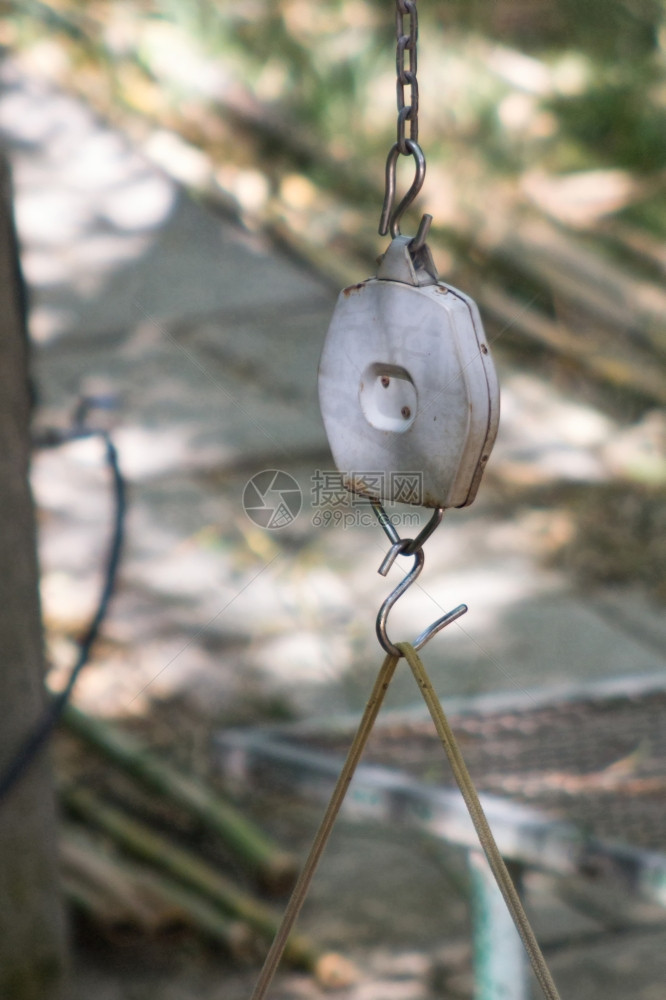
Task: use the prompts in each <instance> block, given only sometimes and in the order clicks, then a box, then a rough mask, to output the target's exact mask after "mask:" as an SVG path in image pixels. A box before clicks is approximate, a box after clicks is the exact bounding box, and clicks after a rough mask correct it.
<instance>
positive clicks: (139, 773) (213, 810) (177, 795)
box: [63, 705, 297, 891]
mask: <svg viewBox="0 0 666 1000" xmlns="http://www.w3.org/2000/svg"><path fill="white" fill-rule="evenodd" d="M63 720H64V723H65V725H66V726H67V728H68V729H69V730H70V732H72V733H74V734H75V735H76V736H78V737H79V738H80V739H82V740H84V741H85V742H86V743H88V744H90V745H91V746H93V747H94V748H95V749H96V750H97V751H98V752H99V753H100V754H101V755H102V756H103V757H105V758H106V759H107V760H110V761H111V762H112V763H113V764H115V765H116V766H117V767H120V768H121V769H122V770H124V771H125V772H127V773H128V774H129V775H131V777H133V778H135V779H136V780H137V781H140V782H141V783H142V784H143V785H145V786H146V787H147V788H150V789H151V790H152V791H154V792H157V793H158V794H159V795H162V796H164V797H165V798H166V799H167V800H169V801H170V802H173V803H175V804H176V805H178V806H180V807H181V808H183V809H185V810H186V811H187V812H188V813H189V814H190V815H191V816H194V817H195V818H196V819H197V820H199V822H200V823H201V824H202V825H203V826H204V827H205V828H206V829H208V830H210V831H211V832H212V833H214V834H215V835H216V836H219V837H220V839H221V840H222V841H223V842H224V843H225V844H226V846H227V847H228V848H229V850H231V851H232V852H233V853H234V854H235V855H236V856H237V857H238V858H239V859H240V860H241V861H242V862H243V864H244V866H245V867H246V869H248V870H249V871H250V872H251V873H252V874H253V875H254V876H256V877H257V878H258V879H259V881H260V882H261V883H262V885H264V886H265V887H267V888H269V889H271V890H274V891H281V890H283V889H284V888H285V887H287V886H288V885H289V884H291V883H292V882H293V880H294V878H295V876H296V871H297V863H296V860H295V859H294V857H293V855H291V854H289V853H288V852H287V851H285V850H283V849H282V848H281V847H279V846H278V845H276V844H275V843H274V842H273V841H272V840H271V839H270V838H269V837H268V836H266V834H264V833H263V831H262V830H260V829H259V828H258V827H257V826H256V825H255V824H254V823H251V822H250V820H248V819H247V818H246V817H245V816H243V815H242V813H240V812H239V811H238V810H237V809H236V808H235V807H234V806H232V805H230V804H229V803H228V802H226V801H225V800H224V799H222V798H221V796H219V795H216V794H215V793H214V792H212V791H211V790H210V789H208V788H206V787H205V786H204V785H202V784H201V783H200V782H199V781H197V780H196V779H195V778H192V777H190V776H189V775H185V774H183V773H181V772H180V771H178V770H176V768H174V767H173V766H172V765H171V764H168V763H167V762H166V761H163V760H160V759H159V758H158V757H156V756H155V755H154V754H152V753H150V751H148V750H147V749H146V748H145V747H144V746H143V745H142V744H141V743H140V742H139V741H138V740H137V739H135V738H134V737H132V736H129V735H128V734H127V733H123V732H121V731H120V730H119V729H118V728H116V727H115V726H112V725H111V724H109V723H108V722H103V721H102V720H100V719H94V718H92V716H90V715H86V714H85V713H84V712H82V711H81V710H80V709H77V708H75V707H74V706H73V705H68V706H67V708H66V710H65V713H64V716H63Z"/></svg>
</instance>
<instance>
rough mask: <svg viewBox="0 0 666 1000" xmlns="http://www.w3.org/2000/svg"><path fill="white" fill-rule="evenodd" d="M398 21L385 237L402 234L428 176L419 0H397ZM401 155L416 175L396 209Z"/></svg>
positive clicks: (421, 239) (423, 231) (421, 236)
mask: <svg viewBox="0 0 666 1000" xmlns="http://www.w3.org/2000/svg"><path fill="white" fill-rule="evenodd" d="M395 24H396V39H397V47H396V58H395V64H396V75H397V79H396V91H397V97H398V135H397V139H396V142H394V144H393V146H392V147H391V149H390V151H389V154H388V158H387V160H386V184H385V187H384V204H383V207H382V214H381V217H380V220H379V233H380V235H381V236H386V234H387V232H388V231H389V229H390V231H391V237H392V238H393V239H395V237H396V236H399V235H400V218H401V216H402V215H403V213H404V212H405V211H406V209H407V208H409V206H410V205H411V203H412V202H413V201H414V199H415V198H416V196H417V195H418V193H419V191H420V190H421V188H422V186H423V180H424V177H425V156H424V155H423V151H422V149H421V147H420V146H419V84H418V80H417V78H416V61H417V55H416V43H417V42H418V37H419V18H418V14H417V12H416V0H395ZM407 88H409V94H408V97H409V103H407V101H406V99H405V96H406V91H407ZM407 122H409V136H408V135H407ZM401 155H402V156H412V157H413V158H414V165H415V174H414V180H413V182H412V186H411V187H410V189H409V191H408V192H407V194H406V195H405V196H404V198H403V199H402V201H401V202H400V204H399V205H398V207H397V208H395V207H394V202H395V188H396V184H395V181H396V176H395V175H396V165H397V161H398V159H399V158H400V156H401ZM431 221H432V220H431V219H430V217H429V216H428V219H427V220H426V219H425V218H424V220H422V226H421V228H420V229H419V233H418V234H417V237H416V240H417V242H416V245H415V246H414V248H413V252H415V251H416V250H419V249H421V248H422V247H423V244H424V243H425V238H426V236H427V232H428V227H429V225H430V222H431Z"/></svg>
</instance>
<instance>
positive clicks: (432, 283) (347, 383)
mask: <svg viewBox="0 0 666 1000" xmlns="http://www.w3.org/2000/svg"><path fill="white" fill-rule="evenodd" d="M399 241H400V243H402V244H403V245H402V246H394V245H393V244H392V254H389V253H387V255H386V257H385V261H387V263H386V264H383V265H382V267H380V269H379V272H378V275H377V277H374V278H369V279H368V280H367V281H364V282H362V283H361V284H358V285H352V286H350V287H349V288H345V289H343V291H342V292H341V293H340V296H339V298H338V302H337V305H336V308H335V311H334V314H333V317H332V320H331V324H330V326H329V330H328V333H327V336H326V340H325V343H324V348H323V352H322V357H321V362H320V368H319V400H320V406H321V412H322V417H323V420H324V425H325V428H326V433H327V436H328V440H329V444H330V447H331V452H332V454H333V459H334V461H335V463H336V466H337V468H338V470H339V471H340V472H341V473H342V475H343V482H344V484H345V486H346V487H347V489H349V490H351V491H352V492H354V493H359V494H362V495H364V496H367V497H368V498H369V499H374V500H380V501H402V502H406V503H413V504H417V505H419V506H424V507H464V506H466V505H467V504H470V503H471V502H472V501H473V499H474V497H475V496H476V491H477V489H478V485H479V482H480V479H481V476H482V473H483V470H484V468H485V465H486V462H487V460H488V457H489V455H490V451H491V449H492V446H493V443H494V440H495V436H496V434H497V425H498V419H499V388H498V384H497V377H496V375H495V369H494V365H493V363H492V360H491V357H490V353H489V349H488V344H487V341H486V338H485V334H484V331H483V326H482V324H481V318H480V316H479V311H478V309H477V306H476V303H475V302H474V301H473V300H472V299H470V298H469V297H468V296H467V295H465V294H463V293H462V292H460V291H458V290H457V289H455V288H453V287H451V286H450V285H447V284H444V283H443V282H438V281H436V280H435V279H434V277H433V278H428V277H426V278H425V281H426V282H428V283H423V284H420V283H417V282H418V281H424V278H423V275H421V276H420V277H419V278H416V277H415V274H414V269H413V268H410V269H409V270H410V271H411V274H410V273H409V271H406V270H405V267H404V263H403V264H402V265H401V263H400V257H401V256H402V257H403V258H404V259H407V256H406V255H407V251H406V248H405V244H406V242H407V241H406V240H405V239H404V238H400V237H399V238H398V240H394V244H397V243H398V242H399ZM403 241H404V242H403ZM391 257H392V259H390V258H391ZM387 259H388V260H387ZM387 275H390V277H387ZM394 275H399V276H400V277H401V278H402V277H407V281H405V280H394Z"/></svg>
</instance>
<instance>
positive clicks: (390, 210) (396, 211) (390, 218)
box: [379, 139, 426, 239]
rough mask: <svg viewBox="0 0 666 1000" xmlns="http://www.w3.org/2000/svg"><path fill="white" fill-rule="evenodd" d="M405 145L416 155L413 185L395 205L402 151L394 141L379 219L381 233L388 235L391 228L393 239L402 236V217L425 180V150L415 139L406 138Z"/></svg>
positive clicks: (388, 158) (387, 166) (387, 168)
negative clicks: (397, 168)
mask: <svg viewBox="0 0 666 1000" xmlns="http://www.w3.org/2000/svg"><path fill="white" fill-rule="evenodd" d="M405 146H406V147H407V151H408V152H409V153H410V154H411V155H412V156H413V157H414V163H415V165H416V172H415V174H414V180H413V181H412V186H411V187H410V189H409V191H408V192H407V194H406V195H405V197H404V198H403V199H402V201H401V202H400V204H399V205H398V207H397V208H394V207H393V206H394V203H395V188H396V181H395V175H396V166H397V163H398V157H399V156H400V153H401V150H400V145H399V143H397V142H396V143H394V145H393V146H392V147H391V149H390V152H389V155H388V156H387V158H386V185H385V188H384V204H383V206H382V214H381V218H380V220H379V235H380V236H386V234H387V233H388V232H389V229H390V231H391V238H392V239H395V238H396V236H400V219H401V218H402V216H403V214H404V213H405V212H406V210H407V209H408V208H409V206H410V205H411V203H412V202H413V201H414V199H415V198H416V196H417V195H418V193H419V192H420V190H421V188H422V187H423V181H424V180H425V172H426V161H425V156H424V154H423V150H422V149H421V147H420V146H419V144H418V142H415V141H414V140H413V139H405ZM422 225H423V224H422Z"/></svg>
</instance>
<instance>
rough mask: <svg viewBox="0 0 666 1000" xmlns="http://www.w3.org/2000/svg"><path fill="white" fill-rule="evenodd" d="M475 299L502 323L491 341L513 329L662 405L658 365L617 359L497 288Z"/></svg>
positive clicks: (665, 401) (664, 391)
mask: <svg viewBox="0 0 666 1000" xmlns="http://www.w3.org/2000/svg"><path fill="white" fill-rule="evenodd" d="M478 298H479V305H480V306H481V308H482V310H486V311H487V312H488V313H491V314H492V315H494V316H495V317H496V319H497V320H498V321H499V322H500V323H501V324H502V327H503V328H502V330H501V331H500V333H499V334H497V336H496V337H495V339H499V337H501V336H502V335H503V334H505V333H507V332H508V331H510V330H517V331H519V332H520V333H521V334H522V335H523V336H526V337H528V338H529V339H530V340H534V341H535V342H536V343H538V344H541V345H542V346H544V347H548V348H550V349H551V350H553V351H555V352H557V353H558V354H562V355H564V356H565V357H569V358H572V359H573V360H575V361H576V362H577V363H578V364H579V365H580V366H581V367H582V368H584V369H587V371H588V372H590V373H591V374H592V375H594V376H595V377H596V378H599V379H601V380H602V381H604V382H607V383H609V384H610V385H613V386H616V387H618V388H621V389H628V390H630V391H631V392H633V393H636V394H637V395H640V396H642V397H644V398H647V399H650V400H653V401H656V402H658V403H660V404H661V405H666V380H665V379H664V376H663V369H662V368H660V367H659V365H657V364H654V365H647V364H644V363H641V362H639V361H636V360H631V359H630V358H628V357H627V356H626V353H623V354H622V355H621V356H620V355H619V354H618V352H617V351H614V350H612V349H611V348H610V347H608V348H607V349H606V350H602V349H601V347H600V346H599V345H594V347H593V346H592V345H590V343H589V342H586V341H585V339H584V338H582V337H578V336H576V335H575V334H573V333H571V332H570V331H569V330H567V329H566V328H565V327H563V326H561V325H560V324H559V323H556V322H554V321H553V320H551V319H549V318H548V317H547V316H544V315H543V314H542V313H539V312H537V311H536V310H535V309H531V308H530V307H529V305H526V304H525V303H524V302H521V300H520V299H517V298H515V297H514V296H512V295H509V294H508V293H507V292H505V291H504V290H503V289H502V288H499V287H498V286H497V285H493V284H491V283H485V284H484V285H483V286H482V287H481V288H480V289H479V290H478Z"/></svg>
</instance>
